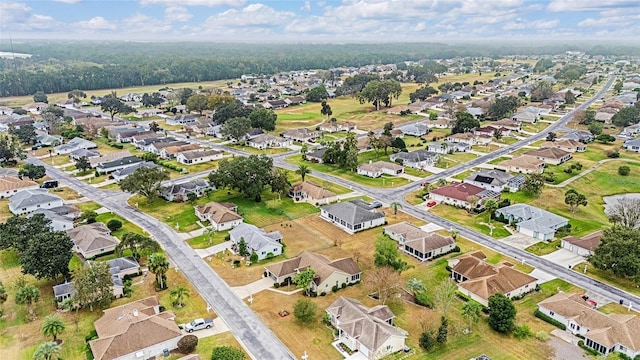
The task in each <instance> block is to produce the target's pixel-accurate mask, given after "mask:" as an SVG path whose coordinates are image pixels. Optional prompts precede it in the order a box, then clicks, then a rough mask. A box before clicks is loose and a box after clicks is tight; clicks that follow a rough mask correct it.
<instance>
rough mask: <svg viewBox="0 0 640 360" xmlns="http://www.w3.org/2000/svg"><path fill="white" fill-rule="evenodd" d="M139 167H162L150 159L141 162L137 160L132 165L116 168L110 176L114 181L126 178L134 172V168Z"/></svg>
mask: <svg viewBox="0 0 640 360" xmlns="http://www.w3.org/2000/svg"><path fill="white" fill-rule="evenodd" d="M140 168H147V169H149V168H157V169H162V167H161V166H160V165H156V164H155V163H153V162H151V161H143V162H139V163H137V164H135V165H133V166H129V167H127V168H124V169H120V170H116V171H114V172H112V173H111V177H112V178H113V180H115V181H116V182H118V183H119V182H120V181H122V180H124V179H126V178H127V176H129V175H131V174H133V173H134V172H136V170H138V169H140Z"/></svg>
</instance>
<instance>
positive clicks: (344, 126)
mask: <svg viewBox="0 0 640 360" xmlns="http://www.w3.org/2000/svg"><path fill="white" fill-rule="evenodd" d="M357 129H358V126H357V125H356V123H352V122H349V121H346V122H331V121H330V122H325V123H323V124H321V125H320V126H318V130H320V131H324V132H328V133H334V132H339V131H354V130H357Z"/></svg>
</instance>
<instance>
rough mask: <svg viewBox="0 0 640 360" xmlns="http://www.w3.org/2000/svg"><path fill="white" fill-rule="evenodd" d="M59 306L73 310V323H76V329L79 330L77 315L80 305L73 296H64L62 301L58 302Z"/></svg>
mask: <svg viewBox="0 0 640 360" xmlns="http://www.w3.org/2000/svg"><path fill="white" fill-rule="evenodd" d="M60 307H61V308H62V309H63V310H68V311H72V312H73V323H74V324H75V325H76V331H78V330H80V329H79V327H78V322H79V320H80V319H79V317H78V316H79V315H78V310H80V306H79V305H78V304H76V302H75V301H74V300H73V298H66V299H64V300H63V301H62V303H60Z"/></svg>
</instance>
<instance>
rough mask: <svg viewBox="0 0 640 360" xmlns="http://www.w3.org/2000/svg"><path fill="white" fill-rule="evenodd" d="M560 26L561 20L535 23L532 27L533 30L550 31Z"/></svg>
mask: <svg viewBox="0 0 640 360" xmlns="http://www.w3.org/2000/svg"><path fill="white" fill-rule="evenodd" d="M558 24H560V20H558V19H555V20H538V21H534V22H533V23H532V24H531V25H532V26H531V27H532V28H534V29H538V30H550V29H553V28H555V27H556V26H558Z"/></svg>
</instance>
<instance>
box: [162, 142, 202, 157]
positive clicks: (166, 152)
mask: <svg viewBox="0 0 640 360" xmlns="http://www.w3.org/2000/svg"><path fill="white" fill-rule="evenodd" d="M198 149H200V145H198V144H184V145H177V146H167V147H165V148H163V149H161V150H160V157H161V158H163V159H173V158H174V157H175V156H176V154H179V153H181V152H184V151H191V150H198Z"/></svg>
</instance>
